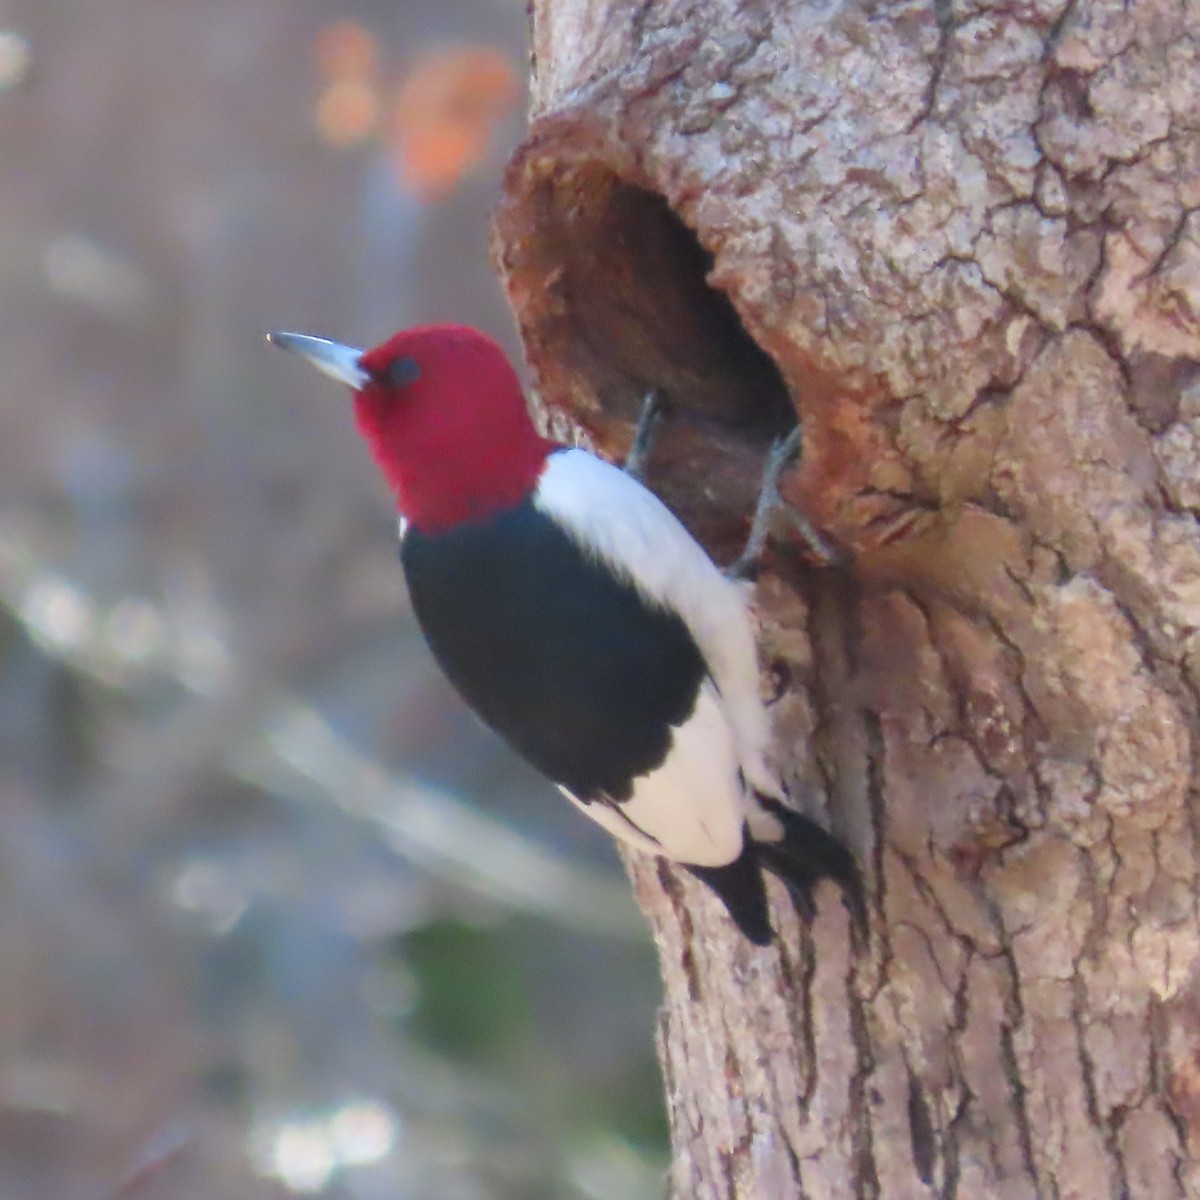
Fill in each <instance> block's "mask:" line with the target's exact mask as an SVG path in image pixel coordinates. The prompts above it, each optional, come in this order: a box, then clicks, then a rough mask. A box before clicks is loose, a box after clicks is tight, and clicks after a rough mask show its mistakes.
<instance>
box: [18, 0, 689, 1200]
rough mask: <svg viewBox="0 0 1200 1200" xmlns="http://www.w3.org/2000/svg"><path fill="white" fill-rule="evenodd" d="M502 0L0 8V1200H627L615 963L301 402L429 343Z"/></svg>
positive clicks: (551, 831) (371, 488)
mask: <svg viewBox="0 0 1200 1200" xmlns="http://www.w3.org/2000/svg"><path fill="white" fill-rule="evenodd" d="M523 38H524V14H523V11H522V6H521V5H520V3H519V2H518V0H489V2H486V3H478V2H476V0H414V2H412V3H406V4H403V5H396V4H394V3H390V2H389V3H382V0H379V2H373V0H355V3H353V4H352V5H351V6H349V7H348V8H347V9H345V10H341V9H331V8H330V7H329V6H328V5H326V4H322V3H320V2H319V0H237V2H236V3H233V2H232V0H228V2H226V0H221V2H218V3H204V4H200V3H186V4H182V5H170V6H165V5H160V4H156V3H151V2H150V0H114V2H113V3H111V4H105V5H96V4H92V3H85V2H84V0H67V2H66V3H62V4H55V5H47V4H45V3H43V2H41V0H11V2H10V3H9V4H8V5H6V6H5V8H4V11H3V13H2V14H0V140H2V142H3V148H4V154H5V160H6V163H7V164H8V170H6V172H5V173H4V175H3V177H0V291H2V300H3V311H4V313H5V317H6V319H5V321H4V322H2V323H0V359H2V361H3V362H4V363H5V372H4V382H3V385H2V386H0V817H2V824H0V830H2V834H0V968H2V970H3V978H4V987H3V988H2V989H0V1196H2V1197H3V1198H4V1200H48V1198H51V1197H53V1198H54V1200H76V1198H78V1200H166V1198H167V1197H170V1198H171V1200H190V1198H192V1197H195V1198H196V1200H200V1198H201V1197H203V1198H204V1200H214V1198H219V1197H225V1196H228V1197H231V1198H232V1197H236V1198H237V1200H257V1198H260V1197H261V1198H264V1200H265V1198H267V1197H280V1196H285V1195H292V1194H307V1195H327V1196H330V1197H339V1198H343V1200H350V1198H354V1200H359V1198H361V1200H376V1198H379V1200H382V1198H383V1197H387V1198H388V1200H406V1198H409V1197H411V1198H413V1200H417V1198H420V1200H429V1198H430V1197H437V1198H438V1200H458V1198H462V1200H475V1198H477V1197H495V1198H499V1200H504V1198H508V1197H512V1198H513V1200H517V1198H520V1200H532V1198H534V1197H540V1196H545V1197H554V1198H555V1200H563V1198H566V1200H573V1198H578V1200H584V1198H589V1197H590V1198H593V1200H608V1198H612V1200H618V1198H619V1200H638V1198H639V1197H643V1196H645V1197H649V1196H654V1195H658V1194H660V1193H661V1170H662V1167H663V1165H664V1153H665V1152H664V1146H665V1129H664V1120H663V1113H662V1108H661V1099H660V1085H659V1081H658V1077H657V1071H656V1068H655V1066H654V1063H653V1058H652V1046H651V1030H652V1026H653V1014H654V1004H655V999H656V994H657V983H656V978H655V966H654V961H653V955H652V953H651V949H650V947H649V945H648V942H647V939H646V937H645V934H644V931H643V928H642V926H641V923H640V920H639V918H638V916H637V914H636V911H635V909H634V907H633V904H632V901H631V899H630V898H629V895H628V888H627V886H626V885H625V882H624V880H623V879H622V878H621V876H620V873H619V871H618V869H617V865H616V859H615V855H614V854H613V852H612V850H611V848H610V847H609V846H608V844H607V842H606V841H605V840H604V838H603V835H602V834H600V833H598V832H597V831H595V830H593V829H592V828H591V827H590V825H589V824H588V823H587V822H584V821H581V820H579V819H578V817H577V816H576V815H575V814H574V813H573V812H572V811H570V808H569V806H568V805H566V804H564V803H563V802H562V801H561V799H560V798H559V797H558V796H557V795H556V794H555V793H554V792H553V791H552V790H551V789H550V788H549V787H547V785H545V784H544V783H543V782H542V781H540V780H539V779H537V778H536V777H535V776H534V775H533V774H532V772H530V771H529V770H528V769H527V768H526V767H525V766H523V765H522V764H521V763H519V762H516V761H515V760H513V759H512V758H511V756H509V755H507V754H506V753H505V751H504V750H503V748H502V747H500V746H499V745H498V743H497V742H496V740H495V739H494V738H493V737H491V735H489V734H488V733H487V732H486V731H484V730H481V729H480V728H479V727H478V726H477V725H476V723H475V722H474V721H473V719H472V718H470V717H469V716H468V715H467V714H466V713H465V712H464V711H463V710H462V708H461V707H460V706H459V705H458V703H457V702H456V701H455V699H454V698H453V697H452V696H451V695H450V693H449V690H448V688H447V686H446V685H445V683H444V682H443V681H442V680H441V679H440V677H439V676H438V674H437V672H436V670H435V669H434V668H433V666H432V664H431V663H430V661H429V659H428V656H427V654H426V652H425V650H424V647H423V644H422V642H421V639H420V636H419V634H418V632H417V630H416V628H415V626H414V623H413V621H412V618H411V614H410V613H409V611H408V609H407V605H406V603H405V597H404V592H403V584H402V581H401V578H400V574H399V569H398V565H397V563H396V557H395V532H394V516H393V514H392V512H391V510H390V506H389V504H388V501H387V498H386V497H385V496H384V495H383V494H382V492H381V489H380V488H379V486H378V484H377V482H376V480H375V477H374V472H373V471H372V470H371V469H370V466H369V464H368V462H367V460H366V456H365V454H364V453H363V452H362V450H361V447H360V446H359V445H358V444H357V440H356V437H355V434H354V432H353V429H352V422H351V420H350V414H349V406H348V405H347V404H346V402H345V398H344V397H342V396H340V395H338V394H337V391H336V389H333V388H331V387H327V386H325V385H324V384H322V382H321V381H320V380H318V379H315V378H313V377H311V376H310V375H309V374H308V373H307V372H303V371H301V370H299V369H298V368H295V369H293V364H290V363H288V362H286V361H283V360H282V358H281V356H273V355H270V354H269V353H267V352H266V351H265V350H264V349H263V347H262V345H261V340H260V335H261V331H262V330H263V329H266V328H278V327H292V328H298V329H302V330H311V331H312V332H317V333H328V334H330V335H332V336H338V337H342V338H344V339H347V340H354V341H358V342H359V343H368V342H372V341H375V340H377V339H379V338H382V337H383V336H386V335H387V334H389V333H390V332H391V331H392V330H393V329H394V328H396V327H398V326H400V325H402V324H408V323H412V322H415V321H422V320H436V319H447V320H456V321H466V322H470V323H474V324H477V325H480V326H482V327H484V328H486V329H489V330H490V331H491V332H492V333H494V334H495V335H497V336H498V337H500V338H501V339H502V340H504V341H506V342H507V343H508V345H509V346H510V348H512V349H513V350H514V351H515V350H516V347H515V345H514V344H513V338H512V332H511V328H510V325H509V320H508V316H507V313H506V312H505V309H504V306H503V304H502V301H501V297H500V294H499V290H498V287H497V285H496V283H495V280H494V279H493V277H492V274H491V270H490V266H489V262H488V255H487V219H488V213H489V209H490V207H491V205H492V203H493V201H494V198H495V195H496V190H497V180H498V172H499V170H500V167H501V165H502V163H503V161H504V159H505V157H506V155H507V153H508V151H509V149H510V148H511V147H512V145H513V144H514V143H515V140H516V139H517V138H518V137H519V136H520V116H519V113H520V109H521V107H522V101H521V97H520V92H521V88H522V86H523V85H522V83H521V79H520V71H521V70H522V66H521V64H523V62H524V57H525V50H524V46H523Z"/></svg>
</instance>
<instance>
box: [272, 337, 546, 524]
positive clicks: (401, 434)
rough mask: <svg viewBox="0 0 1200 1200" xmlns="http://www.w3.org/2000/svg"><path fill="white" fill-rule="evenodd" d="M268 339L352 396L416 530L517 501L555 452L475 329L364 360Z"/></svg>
mask: <svg viewBox="0 0 1200 1200" xmlns="http://www.w3.org/2000/svg"><path fill="white" fill-rule="evenodd" d="M270 338H271V341H273V342H275V343H277V344H279V345H282V346H284V347H285V348H287V349H296V350H299V351H300V352H301V353H302V354H304V355H305V357H307V358H309V359H310V361H312V362H313V363H314V365H316V366H318V367H319V368H320V369H322V370H323V371H325V372H326V373H327V374H331V375H333V376H334V377H335V378H338V379H341V380H342V381H343V382H345V383H349V384H350V385H351V386H352V387H353V388H354V389H355V391H354V409H355V415H356V417H357V419H358V427H359V429H360V430H361V432H362V434H363V437H365V438H366V439H367V444H368V445H369V446H370V448H371V453H372V454H373V455H374V456H375V461H376V462H377V463H378V464H379V467H380V470H382V471H383V475H384V478H385V479H386V480H387V481H388V484H389V485H390V486H391V488H392V490H393V491H394V492H395V494H396V502H397V507H398V508H399V509H400V512H401V514H402V515H403V516H404V518H405V519H406V520H407V521H409V522H410V523H411V524H412V525H413V526H414V527H415V528H417V529H421V530H424V531H428V532H434V531H436V530H439V529H447V528H450V527H451V526H453V525H457V524H459V523H461V522H462V521H467V520H470V519H472V518H474V517H480V516H485V515H487V514H488V513H493V512H498V511H500V510H502V509H505V508H509V507H511V506H512V505H515V504H518V503H520V501H521V500H523V499H524V498H525V497H526V496H527V495H528V494H529V493H530V492H531V491H532V490H533V488H534V487H535V485H536V484H537V480H538V477H539V475H540V474H541V472H542V467H543V466H544V465H545V461H546V455H547V454H549V453H550V451H552V450H553V449H555V443H554V442H550V441H547V440H546V439H545V438H543V437H541V436H540V435H539V434H538V432H537V430H536V429H535V428H534V426H533V422H532V421H531V420H530V417H529V412H528V410H527V408H526V407H525V398H524V396H523V395H522V394H521V385H520V382H519V381H518V379H517V375H516V372H515V371H514V370H513V368H512V366H511V364H510V363H509V361H508V359H507V358H506V357H505V354H504V351H503V350H501V349H500V347H499V346H498V345H497V344H496V343H495V342H494V341H492V339H491V338H489V337H487V336H486V335H485V334H482V333H480V332H479V331H478V330H475V329H469V328H467V327H466V326H463V325H427V326H423V327H420V328H417V329H406V330H403V331H401V332H400V333H397V334H395V335H394V336H392V337H390V338H389V339H388V340H387V341H386V342H384V343H383V344H382V345H380V346H376V347H375V348H374V349H373V350H367V351H366V352H364V353H362V354H359V353H358V352H357V351H355V350H353V349H352V348H350V347H345V346H340V345H338V344H337V343H330V342H323V341H320V340H318V339H308V338H303V337H299V336H298V335H295V334H271V335H270Z"/></svg>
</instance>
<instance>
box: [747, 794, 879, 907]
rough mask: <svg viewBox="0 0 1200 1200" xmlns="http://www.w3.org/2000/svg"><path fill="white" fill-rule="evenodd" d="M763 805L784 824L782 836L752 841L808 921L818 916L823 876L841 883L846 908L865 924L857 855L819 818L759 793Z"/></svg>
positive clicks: (758, 853)
mask: <svg viewBox="0 0 1200 1200" xmlns="http://www.w3.org/2000/svg"><path fill="white" fill-rule="evenodd" d="M759 802H760V803H761V804H762V806H763V807H764V808H765V809H766V810H767V811H768V812H769V813H770V814H771V815H772V816H773V817H775V818H776V819H777V820H778V821H779V822H780V823H781V824H782V825H783V837H782V838H781V839H780V840H779V841H778V842H753V843H750V845H752V846H753V849H754V853H755V855H756V856H757V858H758V862H759V863H760V864H761V865H762V866H763V867H765V868H766V869H767V870H768V871H770V872H771V873H772V874H773V875H777V876H778V877H779V878H780V879H781V880H782V881H783V883H784V885H785V886H786V887H787V889H788V892H789V893H790V894H791V897H792V903H793V904H795V906H796V909H797V911H798V912H799V913H800V915H801V916H802V917H804V919H805V920H809V921H811V920H812V919H813V917H814V916H815V915H816V906H815V905H814V903H813V897H812V892H813V888H814V887H815V886H816V885H817V884H818V883H819V882H820V881H821V880H822V879H832V880H833V881H834V882H835V883H837V884H839V885H840V886H841V889H842V895H843V897H844V899H845V901H846V907H847V908H848V909H849V910H850V915H851V916H852V917H853V919H854V921H855V923H856V924H857V925H859V927H860V928H861V927H862V926H864V925H865V923H866V904H865V900H864V895H863V886H862V877H861V876H860V875H859V872H858V864H857V863H856V862H855V861H854V855H853V854H851V853H850V851H849V850H848V849H847V848H846V847H845V846H844V845H842V843H841V842H840V841H838V839H837V838H836V837H834V836H833V834H831V833H830V832H829V831H828V830H826V829H823V828H822V827H821V826H820V825H818V824H817V823H816V821H814V820H812V819H811V818H809V817H806V816H803V815H802V814H800V813H798V812H794V811H793V810H792V809H790V808H786V807H785V806H784V805H782V804H780V803H779V801H778V800H772V799H771V798H770V797H768V796H760V797H759Z"/></svg>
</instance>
